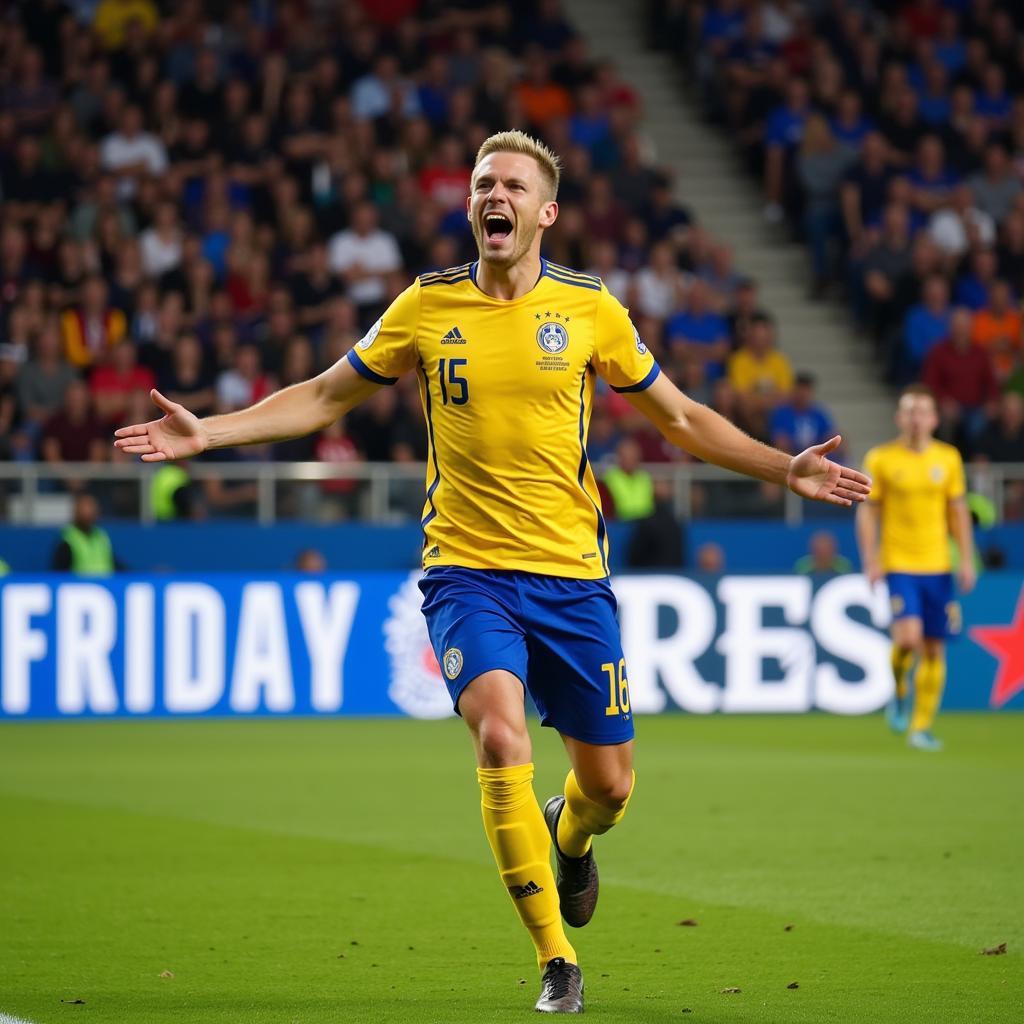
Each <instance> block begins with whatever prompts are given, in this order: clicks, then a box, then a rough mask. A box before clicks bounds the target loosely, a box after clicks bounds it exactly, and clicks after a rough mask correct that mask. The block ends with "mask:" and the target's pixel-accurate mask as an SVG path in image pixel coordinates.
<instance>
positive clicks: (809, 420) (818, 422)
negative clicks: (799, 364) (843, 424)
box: [768, 373, 836, 455]
mask: <svg viewBox="0 0 1024 1024" xmlns="http://www.w3.org/2000/svg"><path fill="white" fill-rule="evenodd" d="M816 383H817V382H816V381H815V379H814V376H813V375H812V374H810V373H798V374H797V375H796V382H795V384H794V386H793V392H792V395H791V397H790V399H789V401H788V402H784V403H783V404H782V405H780V406H777V407H776V409H775V411H774V412H773V413H772V416H771V419H770V420H769V423H768V430H769V433H770V435H771V443H772V444H773V445H774V446H775V447H776V448H780V449H781V450H782V451H784V452H789V453H790V454H792V455H795V454H796V453H797V452H801V451H803V450H804V448H808V447H810V446H811V445H812V444H822V443H823V442H825V441H827V440H828V439H829V438H830V437H833V436H834V435H835V432H836V428H835V424H834V423H833V422H832V417H831V416H830V415H829V414H828V412H826V411H825V409H824V408H822V406H820V405H819V404H818V403H817V402H816V401H815V394H814V389H815V385H816Z"/></svg>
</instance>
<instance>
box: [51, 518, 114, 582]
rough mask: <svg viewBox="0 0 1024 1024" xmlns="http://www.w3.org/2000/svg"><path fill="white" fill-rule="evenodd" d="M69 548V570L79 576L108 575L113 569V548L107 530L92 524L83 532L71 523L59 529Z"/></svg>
mask: <svg viewBox="0 0 1024 1024" xmlns="http://www.w3.org/2000/svg"><path fill="white" fill-rule="evenodd" d="M60 535H61V538H62V539H63V540H65V541H66V542H67V545H68V547H69V548H71V571H72V572H74V573H78V575H80V576H109V575H110V574H111V573H112V572H113V571H114V549H113V548H112V547H111V545H110V537H109V535H108V534H107V531H106V530H104V529H102V528H101V527H99V526H94V527H93V529H92V533H85V532H84V531H82V530H80V529H79V528H78V527H77V526H75V525H74V524H73V523H72V524H71V525H70V526H65V527H64V529H63V530H61V534H60Z"/></svg>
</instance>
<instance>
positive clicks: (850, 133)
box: [829, 89, 874, 153]
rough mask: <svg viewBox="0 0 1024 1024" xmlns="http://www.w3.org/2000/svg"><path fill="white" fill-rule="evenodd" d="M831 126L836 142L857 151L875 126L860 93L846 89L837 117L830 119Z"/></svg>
mask: <svg viewBox="0 0 1024 1024" xmlns="http://www.w3.org/2000/svg"><path fill="white" fill-rule="evenodd" d="M829 127H830V128H831V129H832V134H833V135H834V136H835V140H836V142H838V143H839V144H840V145H841V146H845V147H846V148H847V149H849V150H851V151H852V152H854V153H856V152H858V151H859V150H860V148H861V144H862V143H863V142H864V139H865V137H866V136H867V134H868V133H869V132H870V131H872V129H873V128H874V123H873V122H872V120H871V118H870V117H867V116H866V115H865V113H864V104H863V102H862V101H861V98H860V93H858V92H857V91H856V90H854V89H844V90H843V91H842V93H840V95H839V103H838V105H837V107H836V114H835V117H832V118H830V119H829Z"/></svg>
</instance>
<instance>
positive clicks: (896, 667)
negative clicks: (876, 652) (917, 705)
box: [891, 644, 914, 700]
mask: <svg viewBox="0 0 1024 1024" xmlns="http://www.w3.org/2000/svg"><path fill="white" fill-rule="evenodd" d="M891 659H892V675H893V679H895V680H896V696H897V697H898V698H899V699H900V700H906V698H907V690H908V689H909V686H910V684H909V679H908V677H909V675H910V670H911V668H912V667H913V665H914V652H913V651H906V650H904V649H903V648H901V647H897V646H896V645H895V644H893V648H892V654H891Z"/></svg>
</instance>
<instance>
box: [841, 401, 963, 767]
mask: <svg viewBox="0 0 1024 1024" xmlns="http://www.w3.org/2000/svg"><path fill="white" fill-rule="evenodd" d="M938 424H939V417H938V413H937V410H936V406H935V398H934V397H933V395H932V393H931V392H930V391H929V390H928V389H927V388H926V387H924V386H923V385H921V384H915V385H911V386H910V387H909V388H907V389H906V390H905V391H904V392H903V394H902V396H901V397H900V402H899V406H898V408H897V411H896V425H897V426H898V428H899V432H900V434H899V437H897V438H896V440H894V441H890V442H889V443H888V444H883V445H880V446H879V447H877V448H873V449H872V450H871V451H869V452H868V454H867V457H866V458H865V460H864V468H865V469H866V470H867V472H868V473H869V474H870V475H871V477H872V480H873V485H872V488H871V495H870V497H869V498H868V501H867V502H866V503H865V504H863V505H861V506H860V508H858V509H857V544H858V546H859V548H860V557H861V564H862V565H863V567H864V572H865V574H866V575H867V577H868V580H869V581H870V582H871V583H872V584H874V583H877V582H878V581H879V580H880V579H881V578H882V576H883V574H884V575H885V578H886V582H887V583H888V586H889V598H890V601H891V603H892V615H893V624H892V671H893V676H894V677H895V681H896V693H895V696H894V697H893V700H892V701H891V702H890V704H889V707H888V709H887V711H886V717H887V719H888V721H889V724H890V726H891V727H892V729H893V730H894V731H896V732H906V731H907V729H908V724H909V732H908V733H907V739H908V742H909V743H910V745H911V746H913V747H916V748H918V749H920V750H941V749H942V744H941V743H940V742H939V741H938V740H937V739H936V738H935V737H934V735H933V734H932V724H933V722H934V721H935V715H936V713H937V712H938V710H939V704H940V703H941V702H942V690H943V687H944V686H945V682H946V655H945V649H944V644H945V640H946V637H947V636H949V635H951V634H955V633H958V632H959V631H960V606H959V605H958V604H957V602H956V596H955V594H954V590H953V577H952V574H951V572H950V565H951V560H950V550H949V538H950V536H951V535H952V537H953V539H954V541H955V542H956V544H957V545H958V547H959V549H960V568H959V570H958V573H957V575H958V577H959V579H958V582H959V584H960V590H961V592H963V593H965V594H966V593H967V592H968V591H969V590H970V589H971V588H972V587H973V586H974V541H973V536H972V533H971V519H970V515H969V514H968V511H967V503H966V501H965V498H964V493H965V486H964V466H963V461H962V460H961V458H960V453H959V452H958V451H957V450H956V449H955V448H954V447H953V446H952V445H948V444H944V443H943V442H942V441H936V440H935V438H934V437H933V436H932V435H933V433H934V432H935V428H936V427H937V426H938ZM915 660H917V662H918V664H917V671H916V672H915V673H914V705H913V711H912V712H911V713H910V714H909V716H908V704H909V701H908V695H909V683H910V674H911V671H912V669H913V666H914V662H915Z"/></svg>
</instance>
